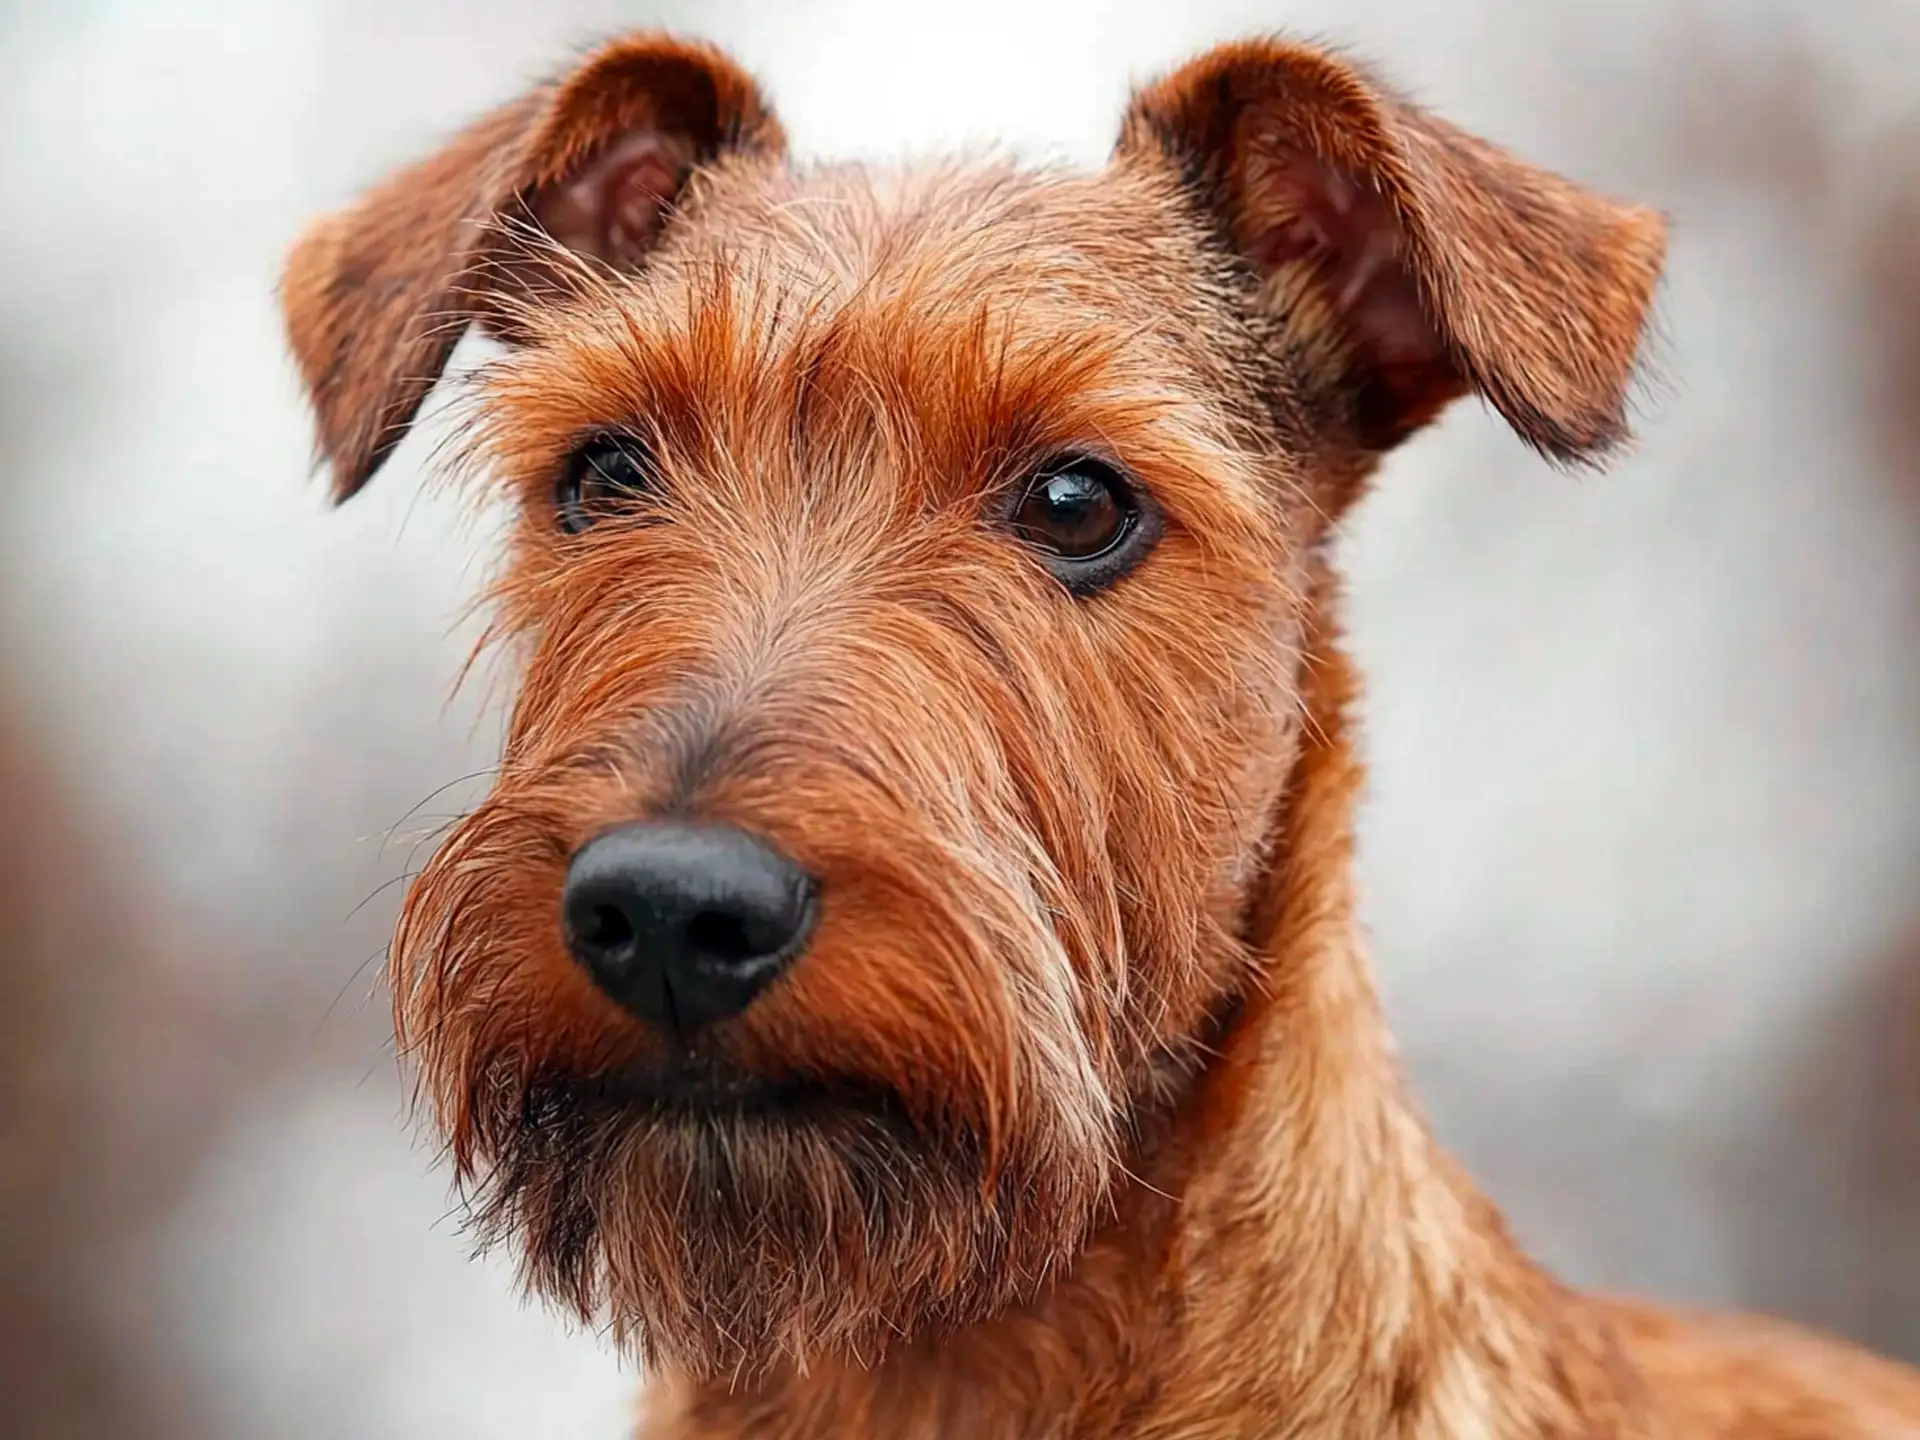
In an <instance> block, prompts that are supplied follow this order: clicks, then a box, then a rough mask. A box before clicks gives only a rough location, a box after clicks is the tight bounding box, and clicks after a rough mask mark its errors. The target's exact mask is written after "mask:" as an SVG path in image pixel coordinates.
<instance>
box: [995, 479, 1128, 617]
mask: <svg viewBox="0 0 1920 1440" xmlns="http://www.w3.org/2000/svg"><path fill="white" fill-rule="evenodd" d="M1141 520H1142V512H1141V507H1140V505H1139V504H1138V503H1137V502H1136V501H1135V499H1134V491H1133V487H1132V486H1130V485H1129V484H1128V483H1127V481H1126V480H1125V479H1123V478H1122V477H1121V475H1120V473H1119V472H1118V471H1117V470H1115V469H1114V468H1113V466H1111V465H1109V464H1107V463H1106V462H1105V461H1102V460H1095V459H1093V458H1092V457H1090V456H1085V455H1069V456H1066V457H1064V458H1062V459H1059V460H1055V461H1053V462H1051V463H1050V464H1048V465H1047V466H1045V467H1044V468H1043V469H1042V470H1041V471H1040V472H1039V473H1038V474H1037V475H1035V476H1034V477H1033V478H1032V479H1031V480H1029V481H1028V482H1027V488H1026V491H1025V493H1024V494H1022V495H1021V497H1020V502H1019V504H1018V505H1017V506H1015V507H1014V511H1013V515H1012V524H1013V529H1014V532H1015V533H1016V534H1018V535H1019V537H1020V538H1021V539H1022V540H1024V541H1026V542H1027V544H1029V545H1031V546H1032V547H1033V548H1034V549H1036V550H1038V551H1039V552H1040V553H1041V555H1042V556H1043V557H1045V559H1046V560H1047V562H1048V568H1049V569H1051V570H1052V571H1053V572H1054V574H1055V575H1056V576H1057V577H1058V578H1059V579H1060V580H1061V582H1062V583H1064V584H1065V585H1066V586H1067V587H1068V588H1069V589H1071V590H1076V591H1085V590H1092V589H1097V588H1099V587H1100V586H1102V585H1105V584H1108V583H1110V582H1111V581H1113V580H1117V579H1118V578H1119V577H1120V575H1121V573H1122V572H1124V571H1125V570H1126V569H1127V568H1128V566H1129V565H1131V563H1132V562H1133V560H1134V559H1135V558H1137V555H1138V553H1139V552H1140V551H1141V550H1142V549H1143V548H1144V547H1143V546H1142V545H1141V544H1140V543H1139V542H1140V541H1142V540H1144V539H1146V538H1148V537H1146V536H1145V535H1144V534H1143V531H1144V530H1145V528H1146V527H1145V526H1143V525H1142V524H1141Z"/></svg>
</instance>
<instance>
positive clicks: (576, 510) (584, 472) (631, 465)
mask: <svg viewBox="0 0 1920 1440" xmlns="http://www.w3.org/2000/svg"><path fill="white" fill-rule="evenodd" d="M654 484H655V472H654V463H653V455H652V453H651V452H650V451H649V450H648V449H647V447H646V445H645V444H644V443H643V442H642V441H640V440H639V439H637V438H635V437H634V436H632V435H596V436H594V437H593V439H591V440H589V441H587V442H586V444H584V445H582V446H581V447H580V448H579V449H577V450H575V451H574V452H573V454H571V455H569V456H568V457H567V463H566V465H565V467H564V468H563V469H562V470H561V472H560V479H559V480H558V481H557V482H555V484H554V487H553V508H554V514H555V517H556V519H557V520H558V522H559V525H560V528H561V529H562V530H564V531H566V532H567V534H569V535H578V534H579V533H580V532H581V531H582V530H585V529H587V528H588V527H589V526H591V525H592V524H593V523H594V522H595V521H596V520H599V519H601V518H603V517H604V516H606V515H609V514H612V513H614V512H615V511H617V510H619V509H620V507H621V506H623V505H628V504H631V503H632V502H634V501H635V500H638V499H640V498H641V497H643V496H644V495H646V494H647V493H648V492H649V491H650V490H652V489H653V487H654Z"/></svg>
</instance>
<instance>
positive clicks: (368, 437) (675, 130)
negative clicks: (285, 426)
mask: <svg viewBox="0 0 1920 1440" xmlns="http://www.w3.org/2000/svg"><path fill="white" fill-rule="evenodd" d="M784 146H785V137H784V136H783V135H782V133H781V129H780V125H779V122H778V121H777V120H775V118H774V116H773V112H772V111H771V110H770V109H769V108H768V107H767V105H766V104H765V102H764V101H763V100H762V99H761V97H760V93H759V91H758V89H757V88H756V87H755V85H754V83H753V81H752V79H751V78H750V77H749V76H748V75H747V74H746V72H745V71H743V70H742V69H741V68H740V67H739V66H738V65H736V64H734V62H733V61H731V60H729V59H728V58H727V57H726V56H725V55H723V54H721V53H720V52H719V51H717V50H715V49H713V48H711V47H710V46H706V45H699V44H693V43H690V42H686V41H681V40H676V39H674V38H672V37H671V36H666V35H659V34H642V35H633V36H628V37H626V38H624V39H620V40H615V41H613V42H611V43H609V44H607V45H605V46H603V47H602V48H601V49H600V50H599V51H597V52H596V53H594V54H593V55H591V56H589V57H587V59H586V60H585V61H584V63H582V64H581V65H580V66H579V67H578V68H577V69H575V70H574V71H573V73H572V74H570V75H567V76H565V77H563V78H559V79H555V80H553V81H551V82H549V83H547V84H544V85H540V86H537V87H536V88H534V89H533V90H531V91H529V92H528V93H527V94H524V95H522V96H521V97H520V98H519V99H517V100H513V101H510V102H508V103H507V104H505V105H502V106H501V107H500V108H499V109H497V110H494V111H493V112H492V113H490V114H488V115H485V116H483V117H482V118H481V119H479V120H477V121H475V122H474V123H473V124H471V125H469V126H468V127H467V128H466V129H465V130H463V131H462V132H461V133H460V134H458V135H456V136H455V137H454V138H453V139H452V140H450V141H448V142H447V144H446V145H445V146H444V147H443V148H442V149H441V150H440V151H439V152H438V153H436V154H434V155H430V156H428V157H427V158H426V159H424V160H422V161H420V162H418V163H417V164H414V165H412V166H409V167H408V168H406V169H404V170H401V171H400V172H399V173H397V174H395V175H393V176H391V177H390V178H389V179H388V180H386V182H385V183H383V184H381V185H380V186H378V187H376V188H375V189H374V190H372V191H371V192H370V193H368V194H367V195H366V196H365V197H364V198H362V199H361V200H360V201H359V202H358V203H357V204H354V205H352V206H350V207H348V208H347V209H345V210H343V211H341V212H339V213H338V214H335V215H329V216H326V217H325V218H323V219H321V220H319V221H317V222H315V223H314V224H313V225H312V226H311V227H310V228H309V229H308V230H307V232H306V233H305V234H304V235H302V236H301V237H300V239H299V241H298V243H296V244H295V246H294V248H293V252H292V254H291V255H289V256H288V259H287V268H286V274H285V276H284V278H283V279H282V282H281V286H280V301H281V309H282V312H283V313H284V316H285V319H286V325H287V335H288V338H289V340H290V342H291V344H292V347H293V353H294V357H295V358H296V359H297V360H298V361H299V363H300V370H301V373H302V375H303V376H304V378H305V380H306V383H307V390H308V393H309V394H310V395H311V397H312V400H313V406H314V411H315V414H316V417H317V419H318V422H319V425H318V428H319V439H320V449H321V452H322V453H323V454H324V455H325V456H326V458H327V459H328V460H330V461H331V462H332V464H333V491H334V495H335V497H336V498H337V499H340V500H345V499H346V498H347V497H348V496H350V495H352V494H354V493H355V492H356V491H358V490H359V489H360V487H361V486H363V485H364V484H366V482H367V480H368V479H369V478H370V477H371V476H372V475H373V473H374V471H375V470H377V469H379V467H380V464H381V462H382V461H383V460H385V459H386V457H387V455H388V454H389V453H390V452H391V451H392V450H393V448H394V447H395V446H396V445H398V444H399V442H400V440H401V439H402V437H404V436H405V434H406V432H407V429H408V427H409V426H411V425H412V423H413V420H414V416H415V415H416V414H417V413H418V411H419V409H420V406H421V403H422V402H423V401H424V400H425V399H426V397H427V392H428V391H430V390H431V389H432V388H433V386H434V383H435V382H436V381H437V380H438V379H439V378H440V372H441V371H442V370H443V369H444V368H445V367H446V363H447V360H448V358H449V357H450V356H451V355H452V353H453V348H454V346H455V344H456V343H457V342H458V341H459V339H460V336H461V334H462V333H463V332H464V331H465V330H466V328H467V325H468V323H469V322H473V321H478V322H479V323H480V324H481V325H483V326H484V327H486V328H487V329H489V330H491V331H492V332H493V333H494V334H496V335H498V336H500V337H501V338H502V339H505V340H508V341H513V340H515V339H517V338H520V337H519V335H518V326H517V325H516V323H515V315H516V313H517V312H518V311H519V310H520V309H521V308H522V307H524V306H525V304H526V303H528V302H529V301H530V300H533V301H537V300H538V298H539V297H540V296H542V295H543V294H564V293H565V291H566V286H567V283H568V278H569V272H570V270H571V271H573V272H574V273H576V274H577V267H578V265H579V264H580V263H582V262H584V263H585V264H587V265H589V266H591V265H595V264H599V265H606V266H611V267H613V268H615V269H628V268H631V267H633V266H636V265H638V264H640V263H641V262H642V260H643V259H644V257H645V256H646V254H647V252H648V251H649V250H651V249H652V248H653V246H654V245H655V244H656V243H657V242H658V241H659V240H660V238H661V237H662V234H663V232H664V231H665V230H666V228H667V227H668V226H669V224H670V223H671V218H672V214H673V210H674V207H675V206H676V205H677V204H678V203H679V202H680V201H681V199H682V197H683V192H684V191H685V189H686V186H687V183H688V181H689V179H690V178H691V177H692V176H693V175H694V174H695V172H696V171H698V170H699V169H700V168H701V167H702V166H706V165H709V164H712V163H715V162H717V161H719V160H720V159H722V158H723V157H724V156H726V155H729V154H736V155H763V156H774V155H778V154H779V153H780V152H781V151H782V150H783V148H784ZM567 252H572V255H573V256H575V257H580V260H577V261H576V260H570V259H569V257H568V253H567Z"/></svg>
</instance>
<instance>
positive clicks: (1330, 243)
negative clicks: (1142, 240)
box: [1117, 41, 1666, 460]
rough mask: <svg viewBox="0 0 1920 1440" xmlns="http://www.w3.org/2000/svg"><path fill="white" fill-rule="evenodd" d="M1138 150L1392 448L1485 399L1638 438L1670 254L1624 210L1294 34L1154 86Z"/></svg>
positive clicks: (1343, 408)
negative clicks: (1172, 171) (1645, 344)
mask: <svg viewBox="0 0 1920 1440" xmlns="http://www.w3.org/2000/svg"><path fill="white" fill-rule="evenodd" d="M1117 153H1118V155H1119V156H1120V157H1121V158H1122V159H1125V160H1129V161H1137V162H1142V163H1148V164H1162V165H1171V166H1173V167H1175V168H1176V169H1177V172H1178V173H1179V175H1180V177H1181V181H1182V183H1183V184H1184V185H1185V186H1186V187H1187V188H1188V190H1189V191H1190V193H1191V194H1192V195H1193V197H1194V198H1195V200H1196V202H1197V203H1198V204H1199V205H1200V206H1202V207H1203V208H1204V210H1205V212H1206V215H1207V220H1208V223H1209V224H1210V225H1211V226H1212V227H1213V228H1215V229H1217V230H1218V231H1219V232H1220V233H1221V234H1222V235H1223V236H1224V237H1225V239H1226V241H1227V243H1229V244H1230V245H1232V246H1233V247H1234V248H1235V249H1236V250H1237V251H1238V253H1239V254H1240V256H1241V257H1242V258H1243V259H1244V260H1245V261H1246V262H1247V263H1248V264H1249V265H1251V267H1252V268H1253V270H1254V272H1255V273H1256V275H1257V276H1258V277H1259V280H1260V294H1259V302H1258V303H1259V304H1260V306H1261V308H1262V309H1263V310H1264V311H1266V312H1268V314H1269V315H1270V317H1271V323H1272V324H1274V325H1275V326H1276V327H1277V332H1278V338H1279V340H1280V343H1281V344H1282V345H1283V346H1284V348H1286V349H1287V351H1288V352H1289V354H1290V355H1291V356H1292V358H1293V359H1294V361H1295V362H1296V364H1298V365H1299V366H1300V368H1301V369H1302V370H1303V371H1304V372H1305V377H1304V380H1303V383H1304V384H1305V385H1306V386H1308V387H1309V388H1310V389H1314V390H1315V393H1314V394H1313V396H1312V397H1311V398H1312V399H1313V400H1314V401H1315V402H1316V403H1325V404H1327V405H1330V406H1332V407H1333V410H1334V412H1335V414H1336V420H1335V423H1338V424H1343V425H1346V426H1349V427H1351V429H1352V431H1353V433H1354V435H1355V437H1356V439H1357V441H1358V443H1360V444H1361V445H1363V446H1365V447H1368V448H1370V449H1373V450H1376V451H1384V450H1386V449H1389V448H1391V447H1392V446H1394V445H1396V444H1398V443H1399V442H1400V441H1401V440H1403V439H1405V438H1406V437H1407V436H1408V435H1410V434H1411V433H1412V432H1413V431H1415V430H1417V429H1418V428H1420V427H1421V426H1422V425H1425V424H1426V423H1427V422H1428V421H1430V420H1432V419H1433V418H1434V417H1435V416H1436V415H1438V414H1439V412H1440V411H1441V409H1442V408H1444V407H1445V406H1446V404H1447V403H1448V402H1450V401H1451V400H1453V399H1455V398H1456V397H1458V396H1460V395H1462V394H1465V393H1467V392H1469V391H1477V392H1478V393H1480V394H1481V395H1483V396H1485V397H1486V399H1487V400H1488V401H1489V402H1490V403H1491V404H1492V405H1493V406H1494V408H1495V409H1497V410H1498V411H1499V412H1500V413H1501V414H1502V415H1503V416H1505V417H1506V419H1507V421H1508V422H1509V423H1510V424H1511V425H1512V426H1513V428H1514V429H1515V430H1516V431H1517V432H1518V433H1519V434H1520V436H1521V437H1522V438H1523V439H1525V440H1526V441H1527V442H1528V443H1529V444H1531V445H1533V446H1534V447H1536V448H1537V449H1539V450H1540V451H1542V452H1543V453H1545V454H1546V455H1548V456H1550V457H1552V458H1554V459H1559V460H1572V459H1576V458H1583V457H1595V456H1598V455H1599V454H1600V453H1602V452H1604V451H1605V450H1606V449H1608V448H1609V447H1610V446H1612V445H1613V444H1615V443H1616V442H1618V441H1619V440H1621V439H1622V438H1624V437H1625V435H1626V433H1627V426H1626V417H1625V404H1626V396H1627V390H1628V386H1629V382H1630V381H1631V378H1632V372H1633V368H1634V362H1635V356H1636V354H1637V352H1638V349H1639V345H1640V340H1641V333H1642V331H1643V329H1644V328H1645V326H1646V324H1647V320H1648V315H1649V311H1650V309H1651V306H1652V302H1653V294H1654V288H1655V285H1656V282H1657V281H1658V279H1659V274H1660V267H1661V263H1662V260H1663V257H1664V255H1665V251H1666V226H1665V223H1664V222H1663V221H1662V219H1661V218H1660V216H1659V215H1657V214H1656V213H1654V212H1653V211H1650V210H1646V209H1641V208H1638V207H1633V206H1627V205H1621V204H1616V203H1614V202H1612V201H1609V200H1606V199H1603V198H1601V197H1600V196H1598V195H1594V194H1591V193H1589V192H1588V191H1586V190H1584V189H1582V188H1580V187H1579V186H1577V185H1575V184H1573V183H1572V182H1570V181H1568V180H1565V179H1562V178H1561V177H1560V176H1558V175H1554V174H1551V173H1549V172H1547V171H1545V170H1541V169H1537V168H1535V167H1534V166H1531V165H1528V164H1526V163H1525V162H1523V161H1521V160H1518V159H1516V158H1514V157H1513V156H1511V155H1509V154H1507V153H1505V152H1504V151H1502V150H1500V149H1498V148H1496V147H1495V146H1493V145H1490V144H1487V143H1486V142H1484V141H1481V140H1478V139H1475V138H1474V137H1473V136H1471V135H1468V134H1466V133H1464V132H1463V131H1461V130H1459V129H1456V128H1455V127H1454V126H1452V125H1449V124H1447V123H1446V122H1445V121H1442V120H1439V119H1436V118H1435V117H1433V116H1431V115H1428V114H1426V113H1425V112H1423V111H1421V110H1420V109H1418V108H1416V107H1415V106H1413V105H1411V104H1409V103H1408V102H1406V101H1404V100H1402V99H1400V98H1399V97H1398V96H1396V95H1394V94H1393V93H1392V92H1391V91H1389V90H1387V89H1386V88H1385V87H1383V86H1382V85H1380V84H1378V83H1377V82H1375V81H1373V80H1372V79H1370V78H1368V77H1367V76H1366V75H1365V74H1363V73H1362V72H1361V71H1359V70H1358V69H1356V68H1355V67H1353V66H1352V65H1350V64H1348V63H1346V62H1344V61H1342V60H1339V59H1337V58H1335V57H1333V56H1331V55H1329V54H1326V53H1324V52H1321V51H1319V50H1315V49H1311V48H1309V47H1306V46H1302V45H1294V44H1289V43H1285V42H1281V41H1251V42H1248V43H1244V44H1239V45H1229V46H1224V47H1222V48H1220V49H1217V50H1214V51H1212V52H1210V53H1208V54H1206V55H1204V56H1202V57H1201V58H1199V59H1198V60H1195V61H1193V62H1192V63H1190V64H1188V65H1186V66H1185V67H1183V68H1182V69H1180V70H1178V71H1176V72H1174V73H1173V74H1171V75H1169V76H1168V77H1166V78H1165V79H1162V80H1160V81H1158V82H1157V83H1155V84H1153V85H1150V86H1148V87H1146V88H1144V89H1143V90H1141V91H1139V92H1138V93H1137V94H1136V95H1135V97H1134V101H1133V105H1132V107H1131V109H1130V111H1129V113H1128V115H1127V119H1126V123H1125V126H1124V128H1123V129H1122V131H1121V137H1120V143H1119V148H1118V152H1117Z"/></svg>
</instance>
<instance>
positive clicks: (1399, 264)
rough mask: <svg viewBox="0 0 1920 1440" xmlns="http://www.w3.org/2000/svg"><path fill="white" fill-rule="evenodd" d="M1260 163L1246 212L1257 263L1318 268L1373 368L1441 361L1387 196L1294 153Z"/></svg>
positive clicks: (1437, 338) (1441, 352) (1436, 336)
mask: <svg viewBox="0 0 1920 1440" xmlns="http://www.w3.org/2000/svg"><path fill="white" fill-rule="evenodd" d="M1262 160H1263V162H1264V163H1262V164H1261V165H1260V170H1259V173H1258V178H1257V181H1256V186H1255V190H1256V194H1255V196H1254V197H1253V198H1252V204H1251V207H1250V208H1251V213H1252V214H1253V215H1254V217H1256V223H1257V224H1258V226H1259V228H1258V233H1257V234H1256V235H1255V236H1254V237H1253V241H1252V247H1251V248H1252V254H1253V258H1254V260H1255V261H1256V263H1258V264H1259V265H1260V266H1261V267H1262V268H1263V269H1267V270H1275V269H1279V268H1280V267H1282V266H1285V265H1291V264H1298V263H1302V262H1305V263H1308V264H1311V265H1313V266H1314V267H1316V268H1317V269H1318V270H1319V271H1320V273H1321V275H1322V277H1323V279H1324V282H1325V284H1326V286H1327V288H1328V291H1329V295H1330V298H1331V299H1332V300H1333V303H1334V306H1335V308H1336V309H1337V310H1339V311H1340V313H1341V314H1343V315H1344V316H1345V317H1346V318H1347V322H1348V324H1349V326H1350V327H1351V330H1352V335H1353V339H1354V342H1355V343H1356V344H1357V345H1358V346H1359V347H1360V348H1361V350H1362V351H1363V352H1364V353H1365V355H1366V356H1367V358H1368V359H1369V360H1371V361H1372V362H1373V363H1375V364H1377V365H1383V366H1399V365H1405V364H1409V363H1425V362H1431V361H1436V360H1439V359H1441V358H1442V357H1443V356H1444V354H1445V346H1444V344H1443V343H1442V341H1441V339H1440V336H1439V334H1438V332H1437V331H1436V330H1435V329H1434V326H1433V324H1432V322H1431V321H1430V320H1429V319H1428V318H1427V312H1426V307H1425V306H1424V305H1423V304H1422V302H1421V299H1420V291H1419V287H1418V285H1417V284H1416V283H1415V281H1414V278H1413V274H1412V272H1411V271H1410V270H1408V268H1407V266H1406V264H1405V263H1404V260H1403V252H1404V248H1405V238H1404V236H1403V234H1402V232H1401V229H1400V222H1399V220H1398V219H1397V218H1396V217H1395V215H1394V213H1393V207H1392V205H1391V204H1389V203H1388V201H1387V199H1386V197H1385V196H1383V195H1381V194H1379V193H1377V192H1376V191H1374V190H1373V189H1371V188H1369V187H1368V186H1367V185H1366V184H1365V183H1364V182H1362V181H1360V180H1357V179H1355V178H1354V177H1352V176H1350V175H1347V174H1345V173H1344V172H1342V171H1340V170H1337V169H1335V168H1334V167H1332V166H1330V165H1325V164H1323V163H1321V162H1320V161H1318V160H1315V159H1313V158H1312V157H1311V156H1308V155H1306V154H1303V153H1302V152H1300V151H1297V150H1288V151H1285V152H1283V153H1281V154H1278V155H1268V156H1263V157H1262ZM1261 222H1264V223H1261Z"/></svg>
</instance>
